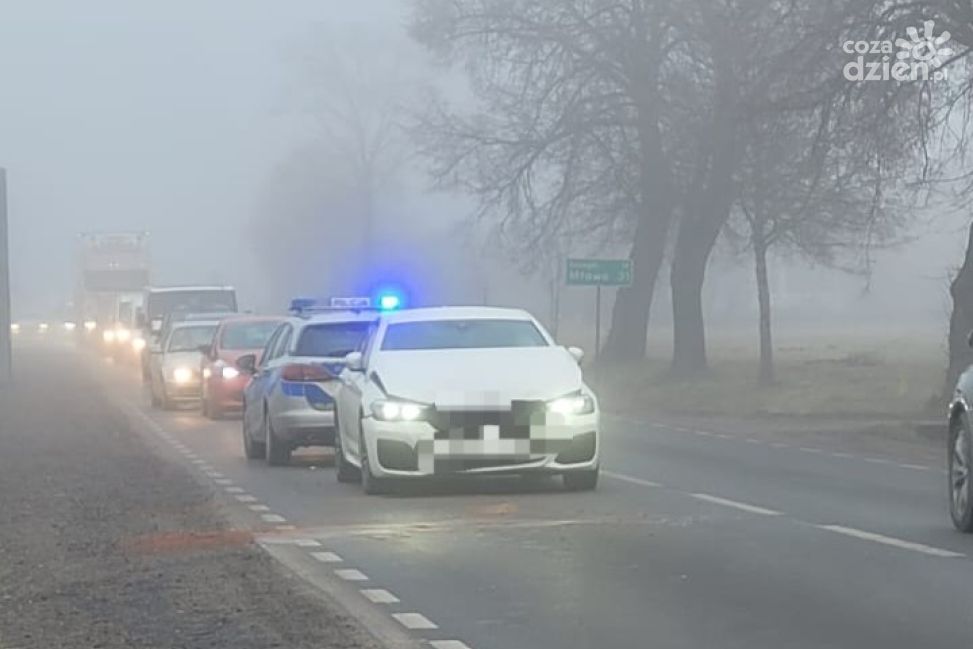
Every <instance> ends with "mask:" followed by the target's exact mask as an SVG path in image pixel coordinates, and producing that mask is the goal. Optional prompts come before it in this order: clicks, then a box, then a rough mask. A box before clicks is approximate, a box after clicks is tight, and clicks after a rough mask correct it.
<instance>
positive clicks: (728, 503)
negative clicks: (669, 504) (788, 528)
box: [689, 494, 781, 516]
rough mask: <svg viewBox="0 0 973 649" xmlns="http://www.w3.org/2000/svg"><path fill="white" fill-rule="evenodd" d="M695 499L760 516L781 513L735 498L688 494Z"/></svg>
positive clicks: (778, 514)
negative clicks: (738, 500)
mask: <svg viewBox="0 0 973 649" xmlns="http://www.w3.org/2000/svg"><path fill="white" fill-rule="evenodd" d="M689 495H691V496H692V497H693V498H696V499H697V500H702V501H705V502H708V503H712V504H714V505H722V506H723V507H730V508H732V509H739V510H740V511H744V512H749V513H751V514H760V515H762V516H780V515H781V513H780V512H778V511H774V510H773V509H766V508H764V507H757V506H756V505H750V504H747V503H741V502H737V501H736V500H728V499H726V498H720V497H719V496H711V495H709V494H689Z"/></svg>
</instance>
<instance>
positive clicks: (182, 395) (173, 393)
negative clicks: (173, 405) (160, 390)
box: [165, 379, 203, 401]
mask: <svg viewBox="0 0 973 649" xmlns="http://www.w3.org/2000/svg"><path fill="white" fill-rule="evenodd" d="M165 390H166V397H168V398H169V399H170V400H172V401H196V400H198V399H199V398H200V396H202V393H203V392H202V390H203V385H202V383H201V382H200V381H198V380H193V381H187V382H185V383H176V382H175V381H173V380H172V379H166V382H165Z"/></svg>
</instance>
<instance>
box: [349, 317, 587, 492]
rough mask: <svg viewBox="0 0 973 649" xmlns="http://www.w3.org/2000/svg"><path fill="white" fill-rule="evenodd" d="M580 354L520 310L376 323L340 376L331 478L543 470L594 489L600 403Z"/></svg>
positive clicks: (375, 480)
mask: <svg viewBox="0 0 973 649" xmlns="http://www.w3.org/2000/svg"><path fill="white" fill-rule="evenodd" d="M581 357H582V352H581V350H580V349H577V348H569V349H566V348H564V347H560V346H558V345H557V344H556V343H555V342H554V340H553V339H552V338H551V336H550V334H548V333H547V332H546V331H545V330H544V328H543V327H542V326H541V324H540V323H539V322H537V320H536V319H534V318H533V317H532V316H531V315H530V314H528V313H526V312H525V311H521V310H518V309H500V308H485V307H443V308H427V309H413V310H406V311H400V312H395V313H389V314H384V315H382V316H381V318H380V320H379V322H378V323H377V325H376V326H375V328H374V330H373V333H372V334H371V335H370V336H369V338H368V340H367V342H366V343H365V344H364V345H363V347H362V349H360V350H358V351H355V352H352V353H351V354H349V355H348V356H347V357H346V359H345V362H346V369H344V371H342V373H341V375H340V379H341V387H340V389H339V390H338V395H337V396H338V398H337V402H338V403H337V421H336V425H337V428H338V433H337V435H336V438H335V467H336V469H337V474H338V480H339V481H343V482H346V481H352V480H356V479H359V478H360V479H361V481H362V485H363V487H364V490H365V492H366V493H379V492H382V491H384V490H386V489H388V488H389V486H390V484H394V483H393V480H405V479H415V478H423V477H427V476H434V475H444V474H445V475H460V474H463V475H495V474H530V473H549V474H560V475H562V476H563V479H564V482H565V485H566V487H567V488H569V489H573V490H582V489H594V488H595V487H596V485H597V482H598V470H599V459H598V458H599V439H598V435H599V433H598V430H599V421H598V420H599V413H598V402H597V399H596V398H595V395H594V393H592V391H591V389H589V388H588V386H587V385H585V383H584V381H583V380H582V375H581V368H580V367H579V362H580V360H581Z"/></svg>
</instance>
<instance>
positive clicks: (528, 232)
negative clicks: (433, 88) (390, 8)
mask: <svg viewBox="0 0 973 649" xmlns="http://www.w3.org/2000/svg"><path fill="white" fill-rule="evenodd" d="M667 5H668V3H659V2H653V1H651V0H624V1H608V0H594V1H593V0H567V1H565V0H559V1H554V0H549V1H545V2H536V1H531V0H503V1H498V0H419V1H418V2H417V4H416V15H415V20H414V24H413V34H414V35H415V37H416V38H417V39H418V40H419V42H421V43H423V44H424V45H426V46H427V47H428V48H429V49H430V50H431V51H434V52H436V53H438V54H439V55H440V56H441V57H442V58H443V60H445V61H450V62H456V61H462V62H463V63H464V64H465V67H466V69H467V71H468V72H469V78H470V83H471V89H472V91H473V94H474V96H475V100H476V105H475V107H474V108H472V109H471V110H468V111H459V110H456V109H454V108H453V107H450V106H447V105H445V104H444V103H442V102H439V103H436V104H434V105H433V106H432V107H431V108H430V110H429V112H428V114H427V115H426V117H425V119H424V120H423V122H422V124H421V125H420V127H419V128H418V129H417V132H418V134H419V138H420V141H421V142H422V149H423V151H424V152H425V153H426V154H427V155H428V156H429V157H430V159H431V160H432V161H433V168H432V172H433V175H434V178H435V179H436V181H437V183H438V185H439V186H440V187H447V188H456V189H461V190H464V191H467V192H469V193H471V194H472V195H473V196H475V197H476V198H477V200H478V206H479V209H478V213H477V215H478V217H480V218H488V219H492V220H494V221H495V222H496V223H497V224H498V227H499V228H500V229H501V230H503V231H507V232H512V233H515V236H513V237H510V238H512V239H515V240H517V241H519V242H520V245H521V249H522V250H524V251H536V250H537V249H538V248H539V247H542V246H545V245H548V243H549V242H550V241H551V240H552V238H553V237H556V236H565V237H573V238H582V240H584V241H586V242H595V243H597V242H602V243H603V242H613V241H631V242H632V244H631V246H632V247H631V258H632V260H633V263H634V278H633V285H632V286H631V287H630V288H628V289H623V290H622V291H620V294H619V297H618V299H617V300H616V302H615V306H614V311H613V320H612V328H611V331H610V333H609V336H608V339H607V341H606V343H605V349H604V354H603V358H613V359H620V358H633V357H639V356H642V355H644V353H645V344H646V328H647V325H648V318H649V307H650V304H651V302H652V294H653V291H654V288H655V283H656V277H657V274H658V271H659V267H660V265H661V263H662V260H663V255H664V252H665V245H666V240H667V235H668V232H669V225H670V222H671V218H672V211H673V206H674V194H673V178H672V174H673V170H672V165H671V161H670V158H671V156H670V153H669V150H670V148H671V147H673V146H675V145H674V143H673V142H672V141H671V140H668V139H667V137H666V133H665V125H664V113H665V109H666V106H665V101H666V93H665V92H664V90H663V88H664V86H665V85H666V84H668V83H670V82H671V81H672V75H673V74H674V70H673V69H672V68H671V66H670V61H671V57H670V54H671V52H672V51H673V48H674V47H675V46H676V43H675V42H674V41H673V33H672V30H671V27H670V21H669V19H668V16H667V15H666V13H665V11H664V10H665V9H667V8H668V6H667Z"/></svg>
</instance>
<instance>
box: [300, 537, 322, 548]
mask: <svg viewBox="0 0 973 649" xmlns="http://www.w3.org/2000/svg"><path fill="white" fill-rule="evenodd" d="M294 545H296V546H298V547H301V548H319V547H321V542H320V541H315V540H314V539H294Z"/></svg>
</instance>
